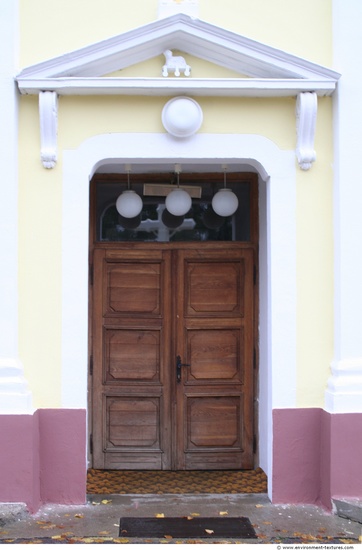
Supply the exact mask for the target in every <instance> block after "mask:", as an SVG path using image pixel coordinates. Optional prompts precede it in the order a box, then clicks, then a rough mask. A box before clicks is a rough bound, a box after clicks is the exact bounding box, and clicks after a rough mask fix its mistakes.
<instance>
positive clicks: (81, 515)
mask: <svg viewBox="0 0 362 550" xmlns="http://www.w3.org/2000/svg"><path fill="white" fill-rule="evenodd" d="M74 517H75V518H78V519H83V518H84V515H83V514H74Z"/></svg>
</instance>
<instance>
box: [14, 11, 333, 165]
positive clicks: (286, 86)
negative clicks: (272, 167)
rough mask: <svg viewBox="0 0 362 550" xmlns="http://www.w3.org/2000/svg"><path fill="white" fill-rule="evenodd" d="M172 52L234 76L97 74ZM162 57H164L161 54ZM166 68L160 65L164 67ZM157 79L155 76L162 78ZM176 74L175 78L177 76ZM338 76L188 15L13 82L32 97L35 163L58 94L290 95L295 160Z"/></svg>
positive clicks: (46, 161) (305, 160)
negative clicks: (36, 114) (36, 123)
mask: <svg viewBox="0 0 362 550" xmlns="http://www.w3.org/2000/svg"><path fill="white" fill-rule="evenodd" d="M167 50H170V51H169V53H170V55H171V56H172V51H173V50H179V51H181V52H184V53H185V55H186V54H189V55H191V56H193V57H197V58H200V59H202V60H204V61H207V62H210V63H213V64H215V65H217V66H219V67H223V68H226V69H229V70H232V71H234V73H237V75H240V77H235V78H194V77H193V76H192V72H191V71H190V70H189V69H190V67H189V68H188V69H187V71H186V72H185V71H184V72H183V73H181V74H180V75H179V72H178V71H177V72H174V75H173V76H172V75H169V73H168V70H165V67H164V70H162V67H163V65H164V61H163V62H162V64H160V76H159V77H143V76H140V77H137V78H134V77H124V76H120V77H118V76H116V77H114V76H105V75H111V74H112V73H117V72H118V71H120V70H122V69H125V68H127V67H131V66H134V65H136V64H138V63H142V62H145V61H147V60H149V59H153V58H156V57H158V56H160V55H161V54H164V55H165V54H166V53H167V52H166V51H167ZM165 57H166V55H165ZM181 59H182V61H183V62H184V63H186V61H185V59H184V58H181ZM167 68H168V67H166V69H167ZM162 75H163V76H162ZM178 75H179V76H178ZM339 77H340V75H339V74H338V73H336V72H335V71H332V70H331V69H328V68H326V67H322V66H321V65H317V64H315V63H311V62H310V61H307V60H305V59H302V58H300V57H296V56H294V55H291V54H289V53H287V52H284V51H282V50H278V49H276V48H272V47H270V46H267V45H265V44H262V43H260V42H256V41H255V40H251V39H250V38H246V37H244V36H241V35H239V34H236V33H234V32H231V31H228V30H226V29H223V28H221V27H217V26H215V25H211V24H210V23H207V22H205V21H202V20H200V19H195V18H193V17H190V16H189V15H186V14H183V13H178V14H176V15H172V16H170V17H166V18H164V19H159V20H157V21H154V22H152V23H149V24H147V25H144V26H142V27H138V28H136V29H133V30H130V31H127V32H124V33H122V34H120V35H118V36H115V37H112V38H109V39H107V40H103V41H101V42H97V43H95V44H91V45H90V46H86V47H84V48H81V49H78V50H75V51H73V52H69V53H66V54H64V55H61V56H59V57H55V58H53V59H49V60H47V61H43V62H42V63H37V64H35V65H32V66H30V67H27V68H25V69H24V70H23V71H21V73H20V74H19V75H18V76H17V77H16V81H17V84H18V88H19V91H20V93H22V94H38V95H39V111H40V133H41V159H42V162H43V165H44V167H46V168H53V167H54V166H55V164H56V161H57V145H56V142H57V118H58V109H57V98H58V96H59V95H87V94H89V95H110V94H116V95H122V94H123V95H145V96H155V95H158V96H177V95H192V96H218V97H228V96H234V97H282V96H289V97H290V96H295V97H297V134H298V142H297V151H296V152H297V158H298V163H299V165H300V167H301V168H302V169H303V170H308V169H309V168H310V167H311V165H312V162H314V160H315V157H316V155H315V151H314V148H313V145H314V134H315V122H316V116H317V96H323V95H331V94H332V93H333V92H334V90H335V88H336V85H337V81H338V79H339Z"/></svg>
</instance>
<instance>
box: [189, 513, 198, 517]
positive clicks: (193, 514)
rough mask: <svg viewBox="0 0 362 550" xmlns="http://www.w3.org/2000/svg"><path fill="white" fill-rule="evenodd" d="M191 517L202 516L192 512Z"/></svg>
mask: <svg viewBox="0 0 362 550" xmlns="http://www.w3.org/2000/svg"><path fill="white" fill-rule="evenodd" d="M191 515H192V516H194V517H196V516H199V515H200V514H198V513H197V512H192V514H191Z"/></svg>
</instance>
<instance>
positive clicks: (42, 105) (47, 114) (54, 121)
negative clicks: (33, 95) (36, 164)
mask: <svg viewBox="0 0 362 550" xmlns="http://www.w3.org/2000/svg"><path fill="white" fill-rule="evenodd" d="M39 117H40V158H41V161H42V164H43V166H44V168H54V166H55V165H56V162H57V132H58V95H57V93H56V92H40V93H39Z"/></svg>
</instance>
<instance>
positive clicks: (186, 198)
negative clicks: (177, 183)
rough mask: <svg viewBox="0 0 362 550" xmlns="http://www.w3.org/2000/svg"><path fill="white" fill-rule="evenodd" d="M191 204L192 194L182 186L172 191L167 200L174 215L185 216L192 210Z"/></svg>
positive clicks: (168, 207) (168, 208) (166, 202)
mask: <svg viewBox="0 0 362 550" xmlns="http://www.w3.org/2000/svg"><path fill="white" fill-rule="evenodd" d="M191 204H192V200H191V197H190V195H189V194H188V193H187V192H186V191H185V190H184V189H180V188H177V189H175V190H174V191H171V193H169V194H168V195H167V197H166V200H165V205H166V208H167V210H168V211H169V212H170V214H173V215H174V216H184V215H185V214H186V212H188V211H189V210H190V208H191Z"/></svg>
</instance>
